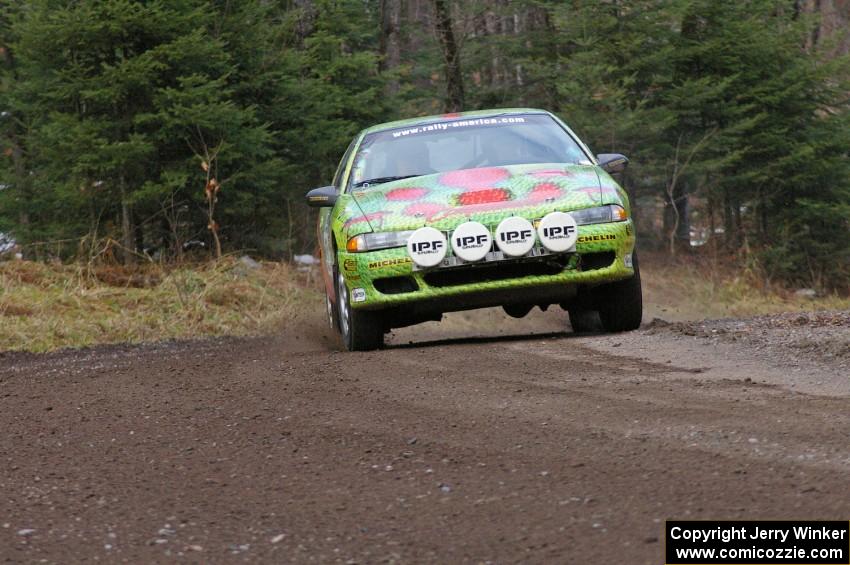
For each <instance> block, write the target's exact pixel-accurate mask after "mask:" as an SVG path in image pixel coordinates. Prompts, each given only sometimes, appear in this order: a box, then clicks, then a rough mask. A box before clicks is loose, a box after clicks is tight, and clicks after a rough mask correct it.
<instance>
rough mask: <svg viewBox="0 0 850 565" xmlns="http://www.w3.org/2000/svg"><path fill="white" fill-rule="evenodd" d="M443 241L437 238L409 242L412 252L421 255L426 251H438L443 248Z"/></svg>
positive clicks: (426, 252)
mask: <svg viewBox="0 0 850 565" xmlns="http://www.w3.org/2000/svg"><path fill="white" fill-rule="evenodd" d="M443 245H444V243H443V242H442V241H440V240H439V239H436V240H433V241H419V242H414V243H412V244H411V248H412V249H413V252H414V253H419V254H422V255H425V254H428V253H439V252H440V250H441V249H442V248H443Z"/></svg>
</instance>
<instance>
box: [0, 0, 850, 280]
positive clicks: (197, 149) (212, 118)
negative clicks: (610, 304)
mask: <svg viewBox="0 0 850 565" xmlns="http://www.w3.org/2000/svg"><path fill="white" fill-rule="evenodd" d="M822 4H830V5H832V4H831V3H829V2H824V3H821V2H816V3H812V2H805V1H800V0H599V1H583V0H568V1H556V0H516V1H507V0H244V1H239V2H234V1H231V0H167V1H166V0H162V1H138V0H99V1H91V2H80V1H74V0H28V1H25V2H20V1H16V0H0V239H2V238H3V237H5V238H7V239H9V240H11V238H14V241H15V242H16V245H17V247H16V249H18V250H19V251H20V253H22V254H23V256H24V257H26V258H30V259H61V260H74V259H83V260H95V259H98V260H115V261H121V262H125V263H131V262H139V261H180V260H182V259H183V258H184V257H185V256H187V255H189V256H194V257H204V258H207V257H211V258H214V257H217V256H221V255H222V254H226V253H230V252H235V251H238V252H249V253H251V254H253V255H257V256H262V257H268V258H279V259H290V258H291V257H292V256H293V255H295V254H300V253H313V252H314V250H315V248H316V235H315V216H314V212H311V211H310V209H308V208H307V206H306V205H305V204H304V199H303V195H304V193H305V192H306V191H307V190H309V189H311V188H314V187H317V186H322V185H326V184H328V183H329V182H330V179H331V177H332V176H333V172H334V170H335V169H336V166H337V163H338V161H339V158H340V157H341V155H342V153H343V151H344V150H345V148H346V146H347V145H348V143H349V142H350V141H351V139H352V137H353V136H354V135H355V134H356V133H357V132H358V131H359V130H361V129H362V128H365V127H367V126H369V125H372V124H375V123H378V122H383V121H389V120H393V119H401V118H406V117H412V116H421V115H429V114H439V113H443V112H454V111H459V110H473V109H483V108H506V107H533V108H543V109H546V110H550V111H552V112H555V113H556V114H558V115H559V116H560V117H561V118H563V119H564V121H566V122H567V123H568V124H570V126H571V127H572V128H573V129H574V130H575V131H576V132H577V134H578V135H579V136H581V137H582V138H583V139H584V140H585V141H586V142H587V143H588V144H589V145H590V147H591V148H592V149H593V150H594V151H596V152H598V153H604V152H618V153H623V154H625V155H627V156H628V157H629V158H630V160H631V164H630V167H629V169H628V170H627V171H626V173H625V174H624V175H623V178H622V179H621V180H622V183H623V186H624V187H625V188H626V189H627V190H628V191H629V193H630V194H631V196H632V201H633V202H634V203H635V219H636V222H637V226H638V235H639V241H640V245H641V246H642V247H645V248H649V249H655V250H658V251H664V252H665V253H668V254H670V255H677V256H681V255H694V256H695V257H696V259H695V260H699V259H700V258H701V257H707V256H711V257H714V258H715V259H716V258H717V257H720V258H721V260H723V261H728V262H732V263H734V264H736V265H739V266H740V268H741V269H750V270H753V271H756V272H758V273H759V274H760V276H762V277H764V279H765V280H767V281H771V282H775V283H777V284H783V285H792V286H797V287H799V286H805V287H811V288H816V289H818V290H819V291H820V290H823V291H838V292H847V291H848V290H850V283H848V281H850V159H848V149H850V112H848V93H850V83H848V78H850V73H848V71H850V66H848V61H849V60H848V56H847V39H848V38H847V31H846V29H847V28H846V25H845V24H846V21H844V22H843V23H842V20H840V19H836V18H840V15H836V14H837V11H840V10H838V8H836V9H835V10H833V12H830V14H825V13H824V12H823V11H822V10H820V11H819V9H818V8H819V7H820V8H822ZM833 7H834V6H833ZM836 22H838V24H836ZM2 234H6V235H5V236H3V235H2ZM0 244H2V241H0ZM0 248H2V245H0Z"/></svg>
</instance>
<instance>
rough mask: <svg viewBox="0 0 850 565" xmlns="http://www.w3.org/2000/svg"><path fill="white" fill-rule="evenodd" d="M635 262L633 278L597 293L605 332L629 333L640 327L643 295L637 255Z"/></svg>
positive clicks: (604, 287)
mask: <svg viewBox="0 0 850 565" xmlns="http://www.w3.org/2000/svg"><path fill="white" fill-rule="evenodd" d="M633 261H634V269H635V274H634V276H633V277H632V278H630V279H626V280H624V281H617V282H615V283H611V284H607V285H605V286H603V287H600V288H599V290H598V291H597V292H598V293H599V294H598V295H597V300H598V305H599V319H600V320H601V321H602V327H603V328H604V329H605V331H608V332H627V331H631V330H636V329H638V328H639V327H640V322H641V318H642V317H643V295H642V292H641V284H640V269H639V268H638V259H637V254H635V255H634V259H633Z"/></svg>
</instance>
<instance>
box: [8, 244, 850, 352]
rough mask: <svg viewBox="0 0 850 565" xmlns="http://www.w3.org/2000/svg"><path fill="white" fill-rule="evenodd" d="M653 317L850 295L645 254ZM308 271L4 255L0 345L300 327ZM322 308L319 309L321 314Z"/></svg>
mask: <svg viewBox="0 0 850 565" xmlns="http://www.w3.org/2000/svg"><path fill="white" fill-rule="evenodd" d="M641 273H642V276H643V283H644V302H645V310H646V317H647V318H652V317H660V318H664V319H667V320H672V321H675V320H694V319H702V318H724V317H738V316H751V315H757V314H768V313H775V312H787V311H799V310H823V309H828V310H847V309H850V298H842V297H838V296H825V297H818V298H815V299H809V298H805V297H801V296H798V295H796V294H795V293H794V292H793V290H788V289H781V288H779V289H777V288H774V289H771V290H770V291H767V290H765V289H764V287H763V285H762V283H761V282H760V281H759V280H758V278H757V277H756V276H755V275H754V274H753V273H749V272H746V271H743V272H742V271H739V270H734V269H732V268H731V267H729V266H726V267H722V266H719V265H718V264H717V263H712V262H709V261H706V260H702V259H699V258H688V259H686V260H683V261H676V262H671V261H670V260H669V259H668V258H667V257H666V256H664V255H661V254H658V255H652V254H647V253H643V254H641ZM316 286H317V285H316V281H315V275H313V277H309V276H307V275H305V274H304V273H299V272H297V271H295V269H294V268H293V267H291V266H289V265H287V264H284V263H262V264H261V266H260V268H257V269H250V268H247V267H245V266H244V265H242V264H241V263H239V262H238V261H236V260H234V259H227V258H225V259H223V260H222V261H220V262H218V263H214V264H203V265H191V266H183V267H180V268H164V267H161V266H156V265H146V266H144V267H138V268H135V269H125V268H122V267H108V266H103V267H97V268H94V269H88V268H86V267H84V266H79V265H49V264H44V263H34V262H27V261H9V262H0V351H2V350H28V351H50V350H53V349H58V348H62V347H82V346H88V345H95V344H100V343H124V342H130V343H138V342H145V341H158V340H163V339H172V338H186V337H201V336H213V335H257V334H266V333H269V332H273V331H280V330H281V329H283V330H285V329H287V328H298V327H299V326H300V325H302V324H303V323H305V320H315V319H317V316H319V315H323V314H321V312H323V311H324V305H323V303H322V296H321V293H320V291H318V290H317V289H316ZM317 313H318V314H317Z"/></svg>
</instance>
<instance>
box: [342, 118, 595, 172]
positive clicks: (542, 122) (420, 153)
mask: <svg viewBox="0 0 850 565" xmlns="http://www.w3.org/2000/svg"><path fill="white" fill-rule="evenodd" d="M579 162H589V159H588V156H587V155H586V154H585V152H584V151H583V150H582V149H581V147H580V146H579V145H578V143H576V141H575V140H574V139H573V138H572V137H571V136H570V134H569V133H567V132H566V130H564V128H563V127H561V126H560V124H558V123H557V122H556V121H555V120H554V119H552V117H550V116H548V115H545V114H521V115H517V114H513V115H502V116H499V115H495V116H489V117H482V118H469V119H461V120H453V121H448V120H446V121H442V122H435V123H431V124H425V125H421V126H415V127H410V128H400V129H393V130H387V131H380V132H376V133H371V134H368V135H367V136H365V137H364V138H363V142H362V143H361V144H360V148H359V149H358V151H357V155H356V156H355V159H354V166H353V168H352V173H351V180H350V184H351V185H352V186H355V187H365V186H368V185H374V184H380V183H383V182H389V181H392V180H398V179H402V178H409V177H416V176H421V175H429V174H433V173H442V172H446V171H455V170H460V169H473V168H476V167H497V166H505V165H522V164H534V163H579Z"/></svg>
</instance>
